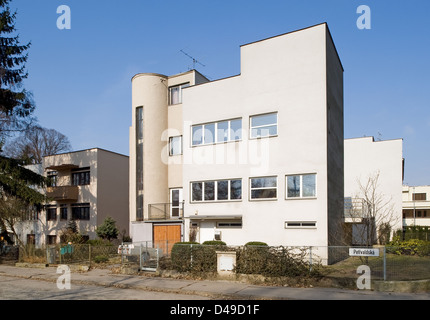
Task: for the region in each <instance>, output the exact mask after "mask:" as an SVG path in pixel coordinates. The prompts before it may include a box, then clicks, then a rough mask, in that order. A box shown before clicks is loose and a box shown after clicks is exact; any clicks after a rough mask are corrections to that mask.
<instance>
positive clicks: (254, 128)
mask: <svg viewBox="0 0 430 320" xmlns="http://www.w3.org/2000/svg"><path fill="white" fill-rule="evenodd" d="M277 134H278V113H277V112H273V113H267V114H261V115H255V116H251V118H250V137H251V138H262V137H271V136H276V135H277Z"/></svg>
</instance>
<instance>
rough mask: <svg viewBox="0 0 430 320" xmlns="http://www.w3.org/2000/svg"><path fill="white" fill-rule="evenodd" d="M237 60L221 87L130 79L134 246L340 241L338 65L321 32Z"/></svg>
mask: <svg viewBox="0 0 430 320" xmlns="http://www.w3.org/2000/svg"><path fill="white" fill-rule="evenodd" d="M240 50H241V73H240V74H239V75H236V76H233V77H229V78H225V79H220V80H217V81H208V80H207V79H206V78H204V77H203V76H202V75H201V74H199V73H198V72H197V71H195V70H191V71H189V72H186V73H183V74H180V75H176V76H170V77H168V76H164V75H159V74H148V73H146V74H145V73H144V74H138V75H136V76H135V77H133V79H132V88H133V93H132V108H133V109H132V110H133V122H132V127H131V128H130V181H131V182H132V183H131V189H130V217H131V226H130V229H131V236H132V238H133V240H134V241H144V240H145V241H154V242H155V241H167V240H172V241H179V240H185V241H189V240H195V241H198V242H204V241H206V240H214V239H220V240H222V241H224V242H226V243H227V244H230V245H243V244H245V243H246V242H248V241H263V242H266V243H268V244H269V245H287V246H328V245H335V244H338V243H340V242H339V240H340V239H341V237H342V228H341V223H339V221H341V220H342V217H343V196H344V186H343V184H344V181H343V170H344V163H343V154H344V149H343V142H344V136H343V67H342V64H341V62H340V59H339V56H338V54H337V51H336V48H335V46H334V43H333V40H332V37H331V35H330V32H329V29H328V27H327V25H326V24H325V23H323V24H319V25H316V26H313V27H309V28H306V29H302V30H298V31H294V32H290V33H287V34H282V35H279V36H275V37H272V38H269V39H265V40H261V41H257V42H253V43H249V44H246V45H243V46H241V48H240Z"/></svg>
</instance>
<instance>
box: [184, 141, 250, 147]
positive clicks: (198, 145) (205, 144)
mask: <svg viewBox="0 0 430 320" xmlns="http://www.w3.org/2000/svg"><path fill="white" fill-rule="evenodd" d="M241 141H243V140H242V139H240V140H230V141H221V142H212V143H202V144H194V145H193V144H191V148H196V147H206V146H215V145H220V144H227V143H232V142H241Z"/></svg>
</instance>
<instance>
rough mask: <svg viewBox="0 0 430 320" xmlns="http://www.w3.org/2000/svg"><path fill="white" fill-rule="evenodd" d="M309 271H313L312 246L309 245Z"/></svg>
mask: <svg viewBox="0 0 430 320" xmlns="http://www.w3.org/2000/svg"><path fill="white" fill-rule="evenodd" d="M309 271H310V272H312V246H310V247H309Z"/></svg>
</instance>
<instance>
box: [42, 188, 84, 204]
mask: <svg viewBox="0 0 430 320" xmlns="http://www.w3.org/2000/svg"><path fill="white" fill-rule="evenodd" d="M78 195H79V189H78V187H77V186H58V187H47V188H46V196H47V197H48V198H50V199H52V200H54V201H60V200H74V201H77V200H78Z"/></svg>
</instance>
